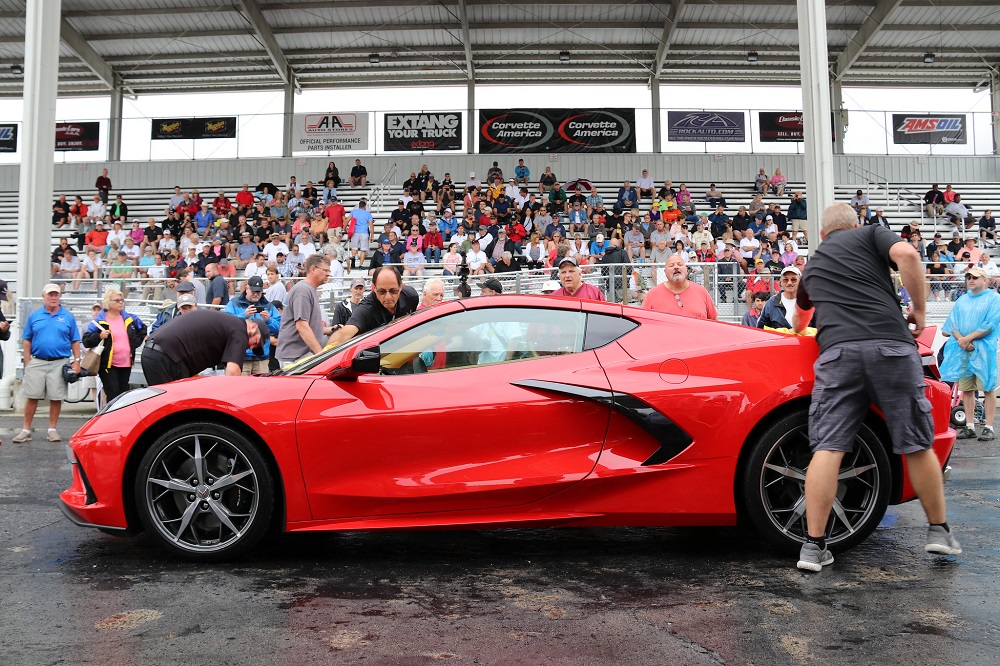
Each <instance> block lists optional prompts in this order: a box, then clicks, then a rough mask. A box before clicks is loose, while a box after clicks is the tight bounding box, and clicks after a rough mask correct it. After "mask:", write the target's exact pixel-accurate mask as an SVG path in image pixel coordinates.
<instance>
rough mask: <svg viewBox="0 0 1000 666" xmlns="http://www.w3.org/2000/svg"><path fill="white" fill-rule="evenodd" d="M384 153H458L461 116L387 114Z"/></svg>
mask: <svg viewBox="0 0 1000 666" xmlns="http://www.w3.org/2000/svg"><path fill="white" fill-rule="evenodd" d="M384 122H385V133H384V139H383V140H384V146H385V150H389V151H391V150H405V151H420V150H461V149H462V113H461V112H460V111H452V112H445V113H387V114H385V121H384Z"/></svg>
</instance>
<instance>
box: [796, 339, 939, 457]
mask: <svg viewBox="0 0 1000 666" xmlns="http://www.w3.org/2000/svg"><path fill="white" fill-rule="evenodd" d="M814 369H815V373H816V384H815V386H814V387H813V393H812V404H811V405H810V407H809V442H810V446H811V447H812V450H813V451H844V452H849V451H852V450H853V449H854V438H855V436H856V435H857V433H858V429H859V428H860V427H861V422H862V421H864V418H865V416H866V415H867V414H868V409H869V406H870V405H872V404H874V405H876V406H877V407H878V408H879V410H881V412H882V414H883V416H884V417H885V423H886V426H888V429H889V437H890V438H891V439H892V450H893V452H895V453H897V454H900V455H905V454H907V453H916V452H917V451H924V450H926V449H929V448H930V447H931V445H932V444H933V443H934V417H933V415H932V414H931V409H932V408H931V402H930V400H928V399H927V395H926V383H925V382H924V373H923V366H922V364H921V362H920V356H919V354H918V353H917V348H916V347H915V346H914V345H912V344H909V343H906V342H897V341H894V340H861V341H851V342H843V343H840V344H837V345H834V346H832V347H830V348H829V349H827V350H825V351H824V352H823V353H822V354H820V355H819V358H818V359H817V360H816V365H815V366H814Z"/></svg>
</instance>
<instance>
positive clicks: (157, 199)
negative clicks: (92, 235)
mask: <svg viewBox="0 0 1000 666" xmlns="http://www.w3.org/2000/svg"><path fill="white" fill-rule="evenodd" d="M679 182H681V180H680V179H675V180H674V184H675V185H676V184H678V183H679ZM593 184H594V185H595V186H596V187H597V189H598V191H599V192H600V193H601V195H602V196H603V197H604V199H605V201H606V202H608V201H613V200H614V199H615V197H616V195H617V192H618V188H619V187H620V185H621V183H620V182H619V181H614V182H594V183H593ZM657 184H658V185H659V184H661V183H660V182H658V183H657ZM708 185H709V183H707V182H706V183H702V182H690V181H689V182H687V186H688V189H689V190H691V192H692V193H693V194H694V196H695V203H696V205H697V206H698V209H699V211H705V210H707V211H708V212H711V210H710V207H708V206H707V204H705V203H704V202H701V201H699V199H700V197H701V196H702V195H703V194H704V192H705V191H706V190H707V189H708ZM716 185H717V187H718V189H719V190H720V191H721V192H722V193H723V194H724V195H725V196H726V199H727V204H728V208H727V212H730V213H732V212H735V211H736V210H737V209H738V207H739V206H746V205H749V203H750V201H751V200H752V198H753V188H752V186H751V185H750V183H749V182H739V183H737V182H728V183H727V182H719V183H717V184H716ZM953 185H954V186H955V189H956V191H958V192H960V193H961V194H962V198H963V202H964V203H965V204H966V205H968V206H969V207H970V208H971V209H972V211H973V213H974V215H975V216H976V217H979V215H981V213H982V211H983V210H985V209H987V208H993V209H997V210H1000V184H996V183H958V184H953ZM942 186H943V184H942ZM196 187H197V188H198V189H199V190H200V191H201V192H207V193H214V192H217V191H219V190H224V191H225V192H226V193H227V195H229V196H230V198H231V197H232V196H234V195H235V193H236V192H237V191H238V190H239V187H240V185H239V184H232V183H230V184H221V185H220V184H217V183H215V184H198V185H197V186H196ZM859 188H860V189H863V190H865V191H866V193H868V196H869V198H870V199H871V202H872V205H873V207H877V206H882V207H884V208H885V214H886V216H887V217H888V218H889V220H890V222H891V223H892V225H893V228H894V229H896V230H899V229H901V228H902V227H903V226H904V225H905V224H906V223H907V222H909V221H910V220H913V219H917V220H921V228H922V231H924V232H925V234H926V233H928V232H930V233H933V231H934V230H935V229H939V230H941V231H950V230H951V226H950V225H949V224H948V223H947V221H945V220H941V219H938V220H933V219H930V218H926V217H924V216H922V208H921V205H920V202H921V200H922V197H923V193H924V192H925V191H926V190H927V189H928V184H926V183H900V184H893V185H892V187H891V191H889V192H886V191H885V189H884V188H881V187H879V186H877V185H875V184H861V185H858V184H841V185H838V186H837V187H836V188H835V197H836V199H837V200H838V201H849V200H850V198H851V197H852V196H853V195H854V193H855V191H856V190H857V189H859ZM371 189H372V188H371V187H369V188H366V189H362V188H351V187H345V186H341V187H340V188H339V189H338V194H339V196H340V200H341V203H343V204H344V205H345V207H347V209H348V210H350V209H351V208H352V207H353V206H354V205H356V204H357V202H358V201H359V200H360V199H361V198H363V197H367V196H370V193H371ZM401 189H402V188H401V185H398V184H396V185H395V186H392V187H391V188H390V191H389V192H388V193H387V195H386V197H385V199H384V202H383V205H382V210H374V211H373V213H374V214H375V217H376V221H377V222H378V221H379V220H380V219H383V220H384V219H385V217H386V216H387V214H388V211H389V210H392V209H393V208H394V207H395V206H394V205H395V201H396V196H397V195H398V194H399V192H401ZM797 189H801V190H803V191H804V192H805V187H804V185H803V183H801V182H794V181H792V182H789V184H788V186H787V188H786V190H785V192H786V196H784V197H775V196H771V195H769V196H766V197H764V200H765V201H776V202H778V203H782V204H783V206H782V207H783V208H784V209H786V210H787V202H788V199H789V195H790V194H791V193H792V192H794V191H795V190H797ZM61 193H62V192H57V193H56V195H57V196H58V194H61ZM115 193H116V194H117V193H121V194H123V195H124V197H123V198H124V201H125V202H126V203H127V204H128V206H129V217H130V218H139V219H140V220H143V221H144V220H146V219H147V218H149V217H155V218H156V219H157V220H160V219H162V218H163V212H164V208H165V207H166V203H167V200H168V199H169V198H170V196H171V194H172V189H171V187H170V186H169V185H165V186H164V187H163V188H162V189H128V188H117V189H116V190H115ZM805 193H806V198H807V200H808V192H805ZM65 194H67V195H68V197H69V198H70V199H71V200H72V196H73V195H75V194H80V195H82V196H84V199H85V201H89V198H90V195H91V194H92V193H90V192H79V193H78V192H66V193H65ZM17 197H18V194H17V192H9V191H8V192H0V279H5V280H8V281H10V280H13V279H14V274H15V267H16V262H17V224H18V205H17ZM53 200H54V198H53ZM644 203H646V206H641V207H640V208H642V209H645V208H646V207H648V201H647V202H644ZM456 209H457V210H456V212H455V214H456V216H457V217H461V216H462V203H461V201H460V200H459V201H456ZM810 212H812V211H810ZM380 214H381V217H380ZM47 218H48V212H47V211H46V215H45V219H47ZM377 228H379V227H377ZM69 233H70V229H69V228H68V227H64V228H62V229H58V230H56V229H53V232H52V246H53V247H55V245H57V244H58V242H59V238H60V237H62V236H68V235H69Z"/></svg>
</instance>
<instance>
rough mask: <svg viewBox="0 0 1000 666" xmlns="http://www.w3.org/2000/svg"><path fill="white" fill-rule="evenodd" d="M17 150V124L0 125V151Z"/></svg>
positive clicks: (12, 151)
mask: <svg viewBox="0 0 1000 666" xmlns="http://www.w3.org/2000/svg"><path fill="white" fill-rule="evenodd" d="M16 152H17V124H15V123H4V124H2V125H0V153H16Z"/></svg>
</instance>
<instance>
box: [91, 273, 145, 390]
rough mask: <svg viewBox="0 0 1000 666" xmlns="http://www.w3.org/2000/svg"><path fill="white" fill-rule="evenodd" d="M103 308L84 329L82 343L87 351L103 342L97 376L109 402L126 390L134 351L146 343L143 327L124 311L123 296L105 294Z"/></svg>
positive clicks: (115, 291)
mask: <svg viewBox="0 0 1000 666" xmlns="http://www.w3.org/2000/svg"><path fill="white" fill-rule="evenodd" d="M102 304H103V305H104V309H103V310H101V311H100V312H99V313H98V314H97V316H96V317H94V320H93V321H92V322H90V323H89V324H88V325H87V330H86V331H84V333H83V338H82V342H83V346H84V347H86V348H87V349H93V348H94V347H96V346H97V345H98V344H100V343H101V342H102V341H103V342H104V350H103V351H102V352H101V364H100V370H99V372H98V376H99V377H100V378H101V383H102V384H103V385H104V394H105V396H106V397H107V400H108V401H111V400H114V399H115V398H117V397H118V396H119V395H121V394H122V393H124V392H125V391H127V390H128V387H129V376H130V375H131V374H132V365H133V364H134V363H135V350H136V349H138V347H139V345H141V344H142V341H143V340H145V339H146V325H145V324H143V323H142V320H141V319H139V317H137V316H135V315H134V314H131V313H129V312H126V311H125V296H124V295H123V294H122V292H121V291H119V290H118V289H108V290H107V291H106V292H104V300H103V303H102Z"/></svg>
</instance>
